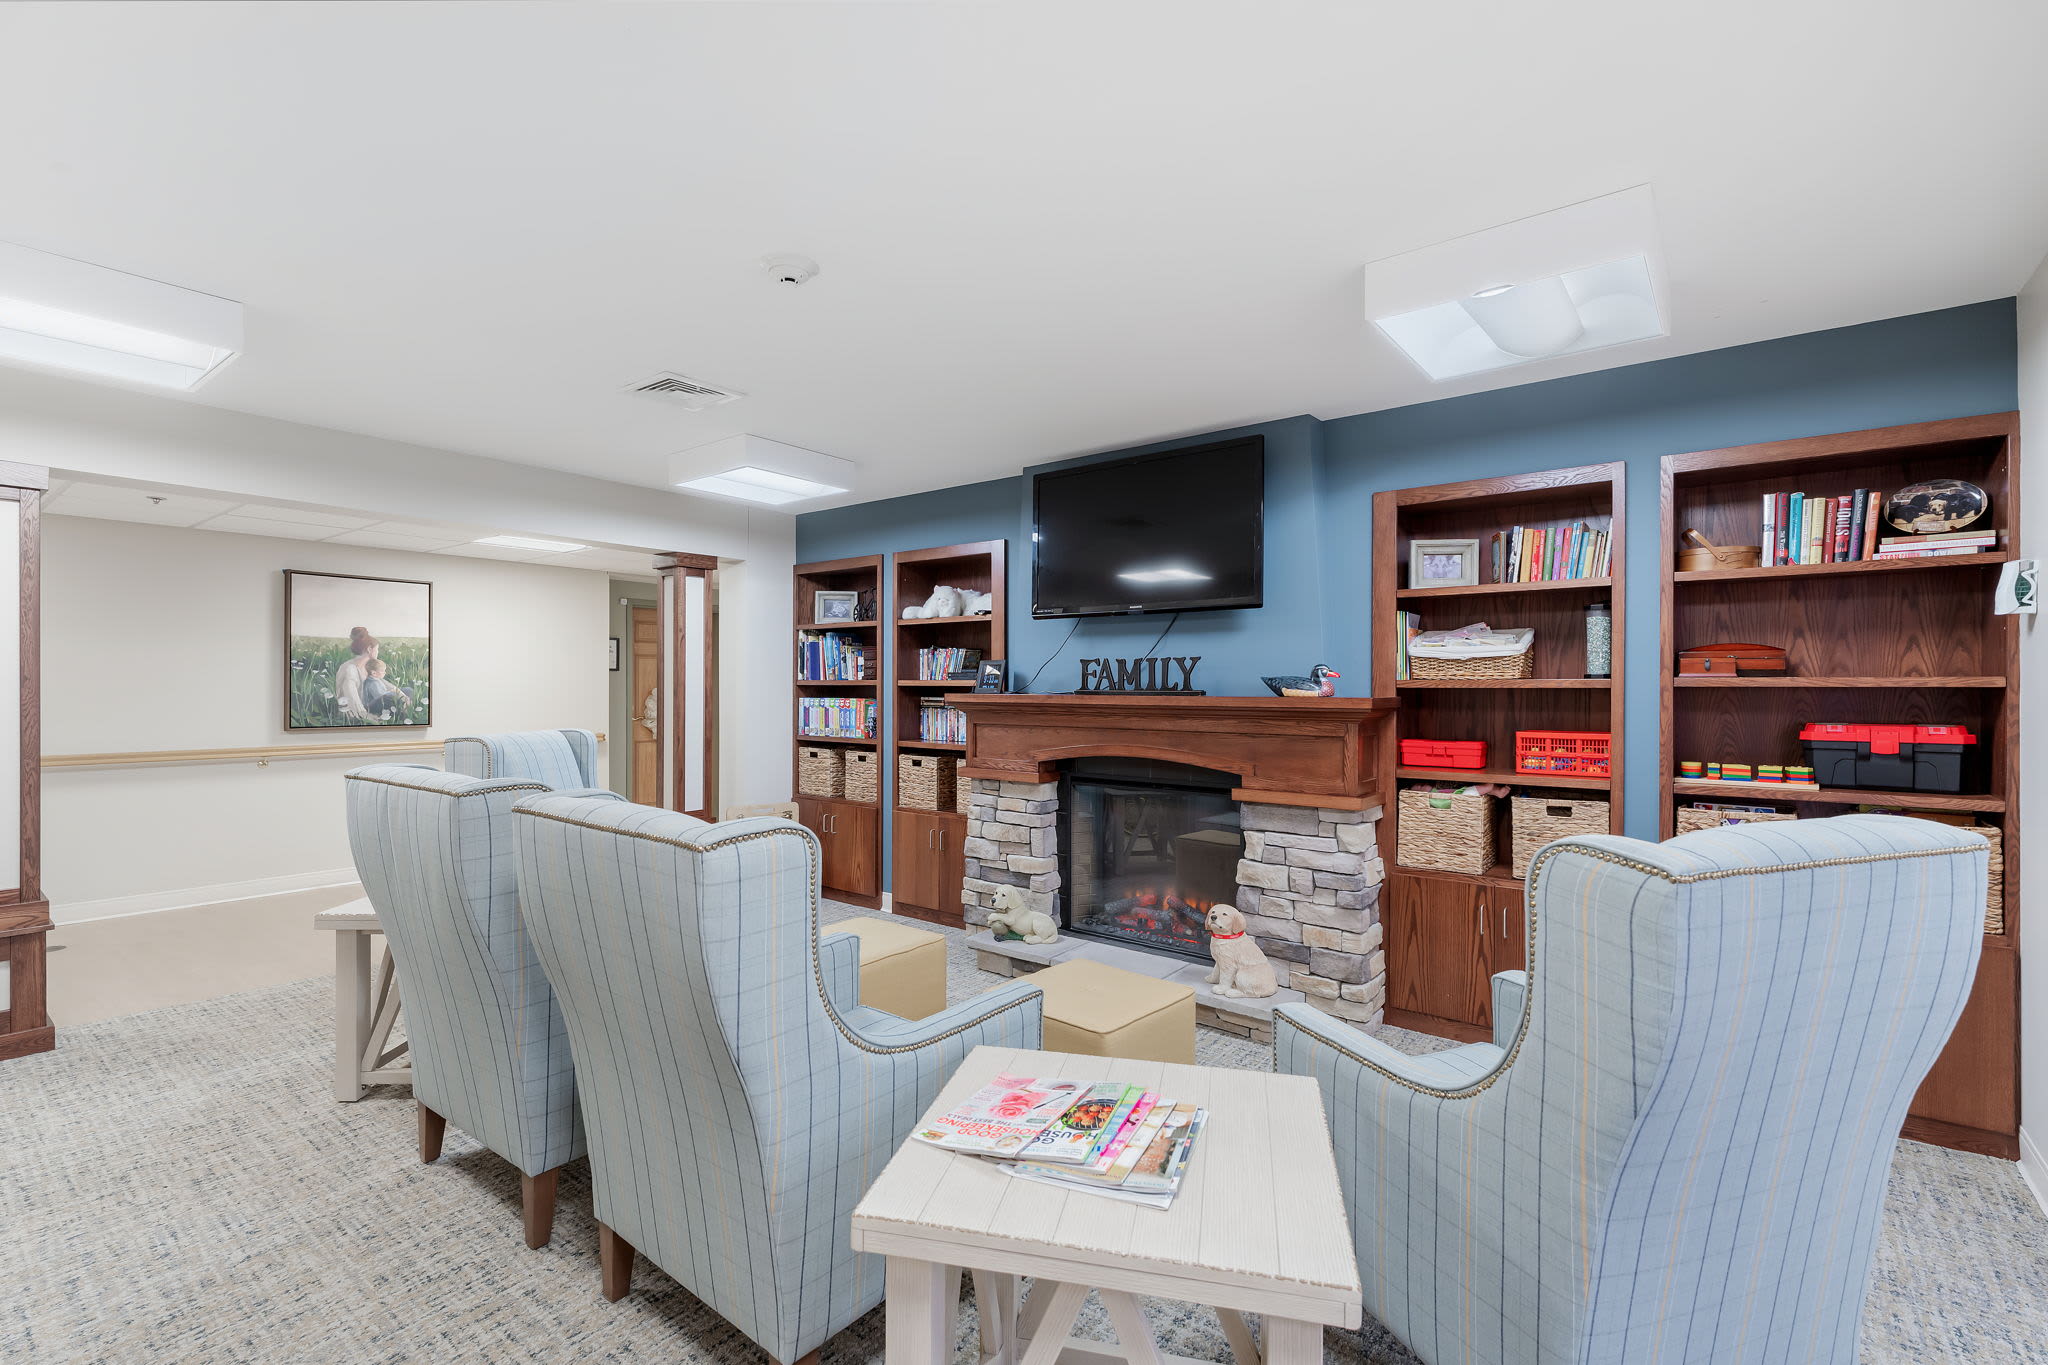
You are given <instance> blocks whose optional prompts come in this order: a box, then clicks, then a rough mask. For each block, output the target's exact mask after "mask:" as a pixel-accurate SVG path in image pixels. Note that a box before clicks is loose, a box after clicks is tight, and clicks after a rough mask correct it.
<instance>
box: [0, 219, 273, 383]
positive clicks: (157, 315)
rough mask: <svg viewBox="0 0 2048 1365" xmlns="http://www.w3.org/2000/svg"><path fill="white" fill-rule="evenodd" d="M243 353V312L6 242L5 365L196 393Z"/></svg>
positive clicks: (0, 355)
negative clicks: (222, 368)
mask: <svg viewBox="0 0 2048 1365" xmlns="http://www.w3.org/2000/svg"><path fill="white" fill-rule="evenodd" d="M241 349H242V305H241V304H239V303H235V302H232V301H231V300H228V299H221V298H215V297H214V296H213V295H211V294H201V293H199V292H197V291H196V290H191V289H180V288H179V287H178V286H176V285H173V284H164V283H161V282H160V281H157V280H148V279H144V278H143V277H141V276H140V275H128V274H124V273H122V272H121V271H119V270H109V269H107V268H106V267H105V266H98V265H92V264H89V263H88V262H85V261H74V260H70V259H68V258H66V257H63V256H53V255H51V254H50V253H49V252H47V251H36V250H34V249H33V248H30V247H25V246H16V245H14V244H13V243H9V242H0V362H6V363H11V364H20V365H30V366H34V367H36V368H38V369H46V370H62V371H67V372H70V373H74V374H89V375H94V376H97V377H99V378H101V379H113V380H119V381H121V382H124V383H131V384H149V385H153V386H156V387H160V388H168V389H187V390H189V389H193V388H196V387H197V386H198V385H199V383H200V382H201V381H202V380H204V379H205V378H206V377H207V376H208V375H210V374H212V373H213V372H214V371H216V370H218V369H219V368H220V367H221V366H222V365H223V364H225V363H226V362H227V361H228V360H229V359H231V358H232V357H233V356H234V355H235V354H236V353H237V352H239V351H240V350H241Z"/></svg>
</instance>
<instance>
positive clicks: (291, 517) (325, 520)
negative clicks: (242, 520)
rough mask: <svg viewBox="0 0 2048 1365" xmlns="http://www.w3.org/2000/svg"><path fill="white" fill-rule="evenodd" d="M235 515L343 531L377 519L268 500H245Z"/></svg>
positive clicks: (236, 509)
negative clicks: (286, 504)
mask: <svg viewBox="0 0 2048 1365" xmlns="http://www.w3.org/2000/svg"><path fill="white" fill-rule="evenodd" d="M235 515H236V516H238V517H247V518H250V519H252V520H255V521H287V522H297V523H298V524H300V525H303V526H326V527H331V528H333V529H335V530H341V531H356V530H361V529H362V528H363V527H365V526H369V525H372V524H373V523H374V522H375V521H376V518H375V517H352V516H348V515H346V514H344V513H341V512H309V511H307V510H305V509H304V508H302V507H279V506H276V505H275V504H272V503H267V502H245V503H243V504H241V505H240V506H238V507H236V508H235Z"/></svg>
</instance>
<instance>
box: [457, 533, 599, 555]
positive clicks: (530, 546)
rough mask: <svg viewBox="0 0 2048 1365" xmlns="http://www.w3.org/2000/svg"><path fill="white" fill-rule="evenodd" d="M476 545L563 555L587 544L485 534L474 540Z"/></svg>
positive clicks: (585, 547)
mask: <svg viewBox="0 0 2048 1365" xmlns="http://www.w3.org/2000/svg"><path fill="white" fill-rule="evenodd" d="M474 543H475V544H478V545H500V546H503V547H504V548H505V549H508V550H539V551H541V552H543V553H545V554H554V555H565V554H568V553H569V552H570V551H571V550H587V549H589V548H590V547H589V546H588V545H578V544H576V543H575V542H574V541H570V540H542V539H541V538H540V537H538V536H485V537H483V538H482V539H481V540H478V541H475V542H474Z"/></svg>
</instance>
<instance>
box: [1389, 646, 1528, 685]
mask: <svg viewBox="0 0 2048 1365" xmlns="http://www.w3.org/2000/svg"><path fill="white" fill-rule="evenodd" d="M1408 668H1409V673H1410V674H1411V675H1412V676H1414V677H1416V678H1419V679H1423V680H1428V679H1433V678H1533V677H1535V676H1536V647H1535V642H1534V641H1533V640H1532V641H1531V642H1530V646H1529V648H1527V649H1525V650H1523V651H1522V652H1521V653H1520V654H1510V655H1508V656H1506V657H1505V658H1499V659H1432V658H1430V657H1429V656H1428V655H1426V654H1413V655H1410V656H1409V659H1408Z"/></svg>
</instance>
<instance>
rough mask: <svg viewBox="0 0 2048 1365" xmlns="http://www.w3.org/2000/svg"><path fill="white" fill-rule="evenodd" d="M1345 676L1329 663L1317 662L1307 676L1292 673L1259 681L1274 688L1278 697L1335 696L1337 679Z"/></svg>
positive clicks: (1274, 693)
mask: <svg viewBox="0 0 2048 1365" xmlns="http://www.w3.org/2000/svg"><path fill="white" fill-rule="evenodd" d="M1343 676H1344V675H1343V674H1342V673H1339V672H1338V671H1337V670H1336V669H1334V668H1332V667H1330V666H1329V665H1328V664H1317V665H1316V666H1315V667H1314V668H1313V669H1311V670H1310V671H1309V675H1308V676H1307V677H1305V678H1304V677H1301V676H1299V675H1290V676H1286V677H1279V678H1261V679H1259V681H1260V682H1262V683H1264V684H1265V685H1266V686H1268V687H1270V688H1272V689H1273V695H1274V696H1276V697H1334V696H1336V695H1337V682H1336V680H1337V679H1338V678H1341V677H1343Z"/></svg>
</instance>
